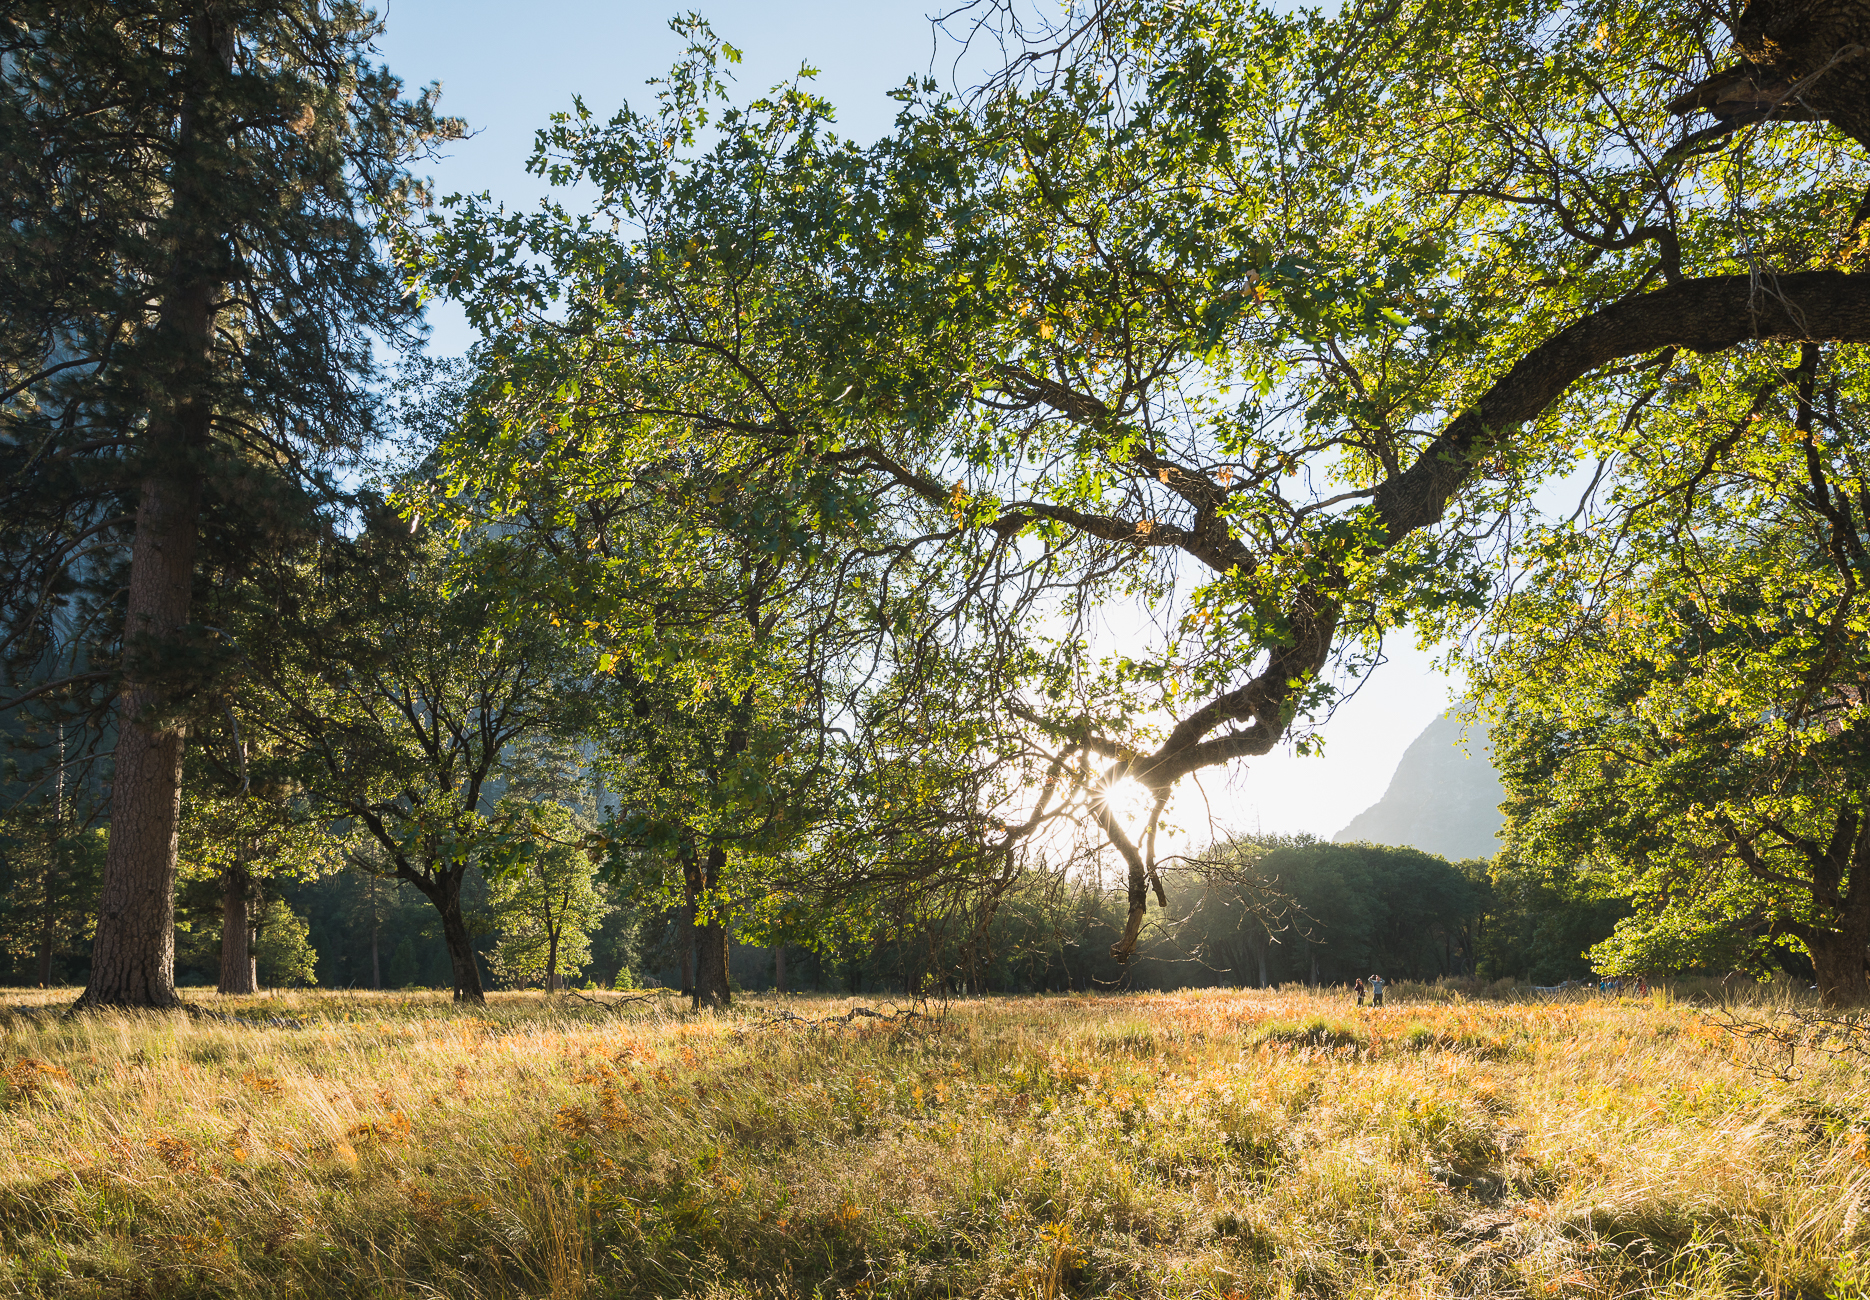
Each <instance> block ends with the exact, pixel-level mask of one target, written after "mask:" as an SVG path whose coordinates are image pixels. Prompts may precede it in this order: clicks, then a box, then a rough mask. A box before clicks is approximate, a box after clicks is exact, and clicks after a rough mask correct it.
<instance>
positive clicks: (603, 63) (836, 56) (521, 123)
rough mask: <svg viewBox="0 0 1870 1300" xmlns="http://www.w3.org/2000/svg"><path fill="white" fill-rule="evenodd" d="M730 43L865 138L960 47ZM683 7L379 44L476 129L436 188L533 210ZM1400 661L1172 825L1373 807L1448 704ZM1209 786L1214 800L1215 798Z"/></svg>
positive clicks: (820, 37)
mask: <svg viewBox="0 0 1870 1300" xmlns="http://www.w3.org/2000/svg"><path fill="white" fill-rule="evenodd" d="M687 3H688V4H694V5H696V7H698V8H700V11H701V12H702V14H703V16H705V17H706V18H708V19H709V20H710V21H711V22H712V23H713V25H714V29H715V31H716V32H717V33H718V34H719V35H720V36H721V37H722V39H724V40H726V41H728V42H729V43H731V44H733V45H735V46H738V47H739V48H740V49H741V50H742V51H743V52H744V54H745V56H746V59H745V62H744V63H742V64H741V65H740V67H739V68H738V69H737V70H736V76H737V78H738V81H739V84H740V86H741V87H742V89H743V90H746V91H749V92H752V91H758V90H764V89H765V88H767V87H768V86H771V85H773V84H775V83H777V82H779V81H782V80H785V79H787V78H789V77H790V76H791V75H792V74H793V73H795V72H796V71H797V70H798V68H799V65H800V64H801V63H810V64H811V65H812V66H813V67H815V68H817V69H818V70H819V75H818V77H817V78H816V80H815V82H814V85H815V87H816V89H817V91H818V93H819V94H821V95H823V96H824V97H825V98H826V99H829V100H830V101H831V102H832V103H834V104H836V105H837V106H838V123H839V127H840V129H841V131H842V132H843V133H844V134H846V135H850V136H853V137H856V138H860V139H874V138H875V137H877V136H879V135H881V134H883V133H884V132H886V131H887V130H888V129H889V127H890V123H891V121H892V120H893V118H894V117H895V112H896V109H897V107H898V105H897V104H896V102H895V101H894V100H891V99H889V98H887V97H886V95H885V92H886V91H888V90H889V89H891V88H892V87H895V86H899V85H901V84H902V83H903V81H904V79H905V78H907V77H909V76H911V75H924V74H926V73H928V72H929V71H931V60H932V59H934V60H936V62H935V64H934V66H933V69H932V70H933V71H934V72H935V73H936V74H937V75H945V74H946V73H947V72H948V70H949V68H950V67H951V65H952V63H953V60H954V57H955V54H954V47H953V46H952V45H951V44H948V43H946V42H944V43H943V44H942V45H941V46H940V47H939V48H938V47H937V46H936V44H935V42H934V40H933V39H932V33H931V28H930V25H929V21H928V19H927V17H926V15H927V14H928V13H929V12H930V10H929V9H927V8H926V7H925V6H924V4H923V3H920V2H919V0H911V3H907V4H904V3H898V2H896V0H872V2H871V3H868V4H865V3H851V2H850V0H768V2H767V3H753V2H751V0H725V2H724V0H714V2H713V3H702V0H687ZM686 8H687V4H683V5H682V6H681V9H680V10H678V8H676V7H674V6H673V5H671V6H669V7H664V5H662V4H645V3H641V2H640V0H625V2H623V3H598V2H596V0H533V2H532V3H530V4H525V5H519V6H515V5H513V4H512V3H511V2H510V0H502V3H499V4H494V3H491V2H490V0H393V3H390V4H388V5H387V7H386V15H387V20H388V31H387V33H386V34H385V36H384V38H383V39H382V41H381V42H380V43H379V48H380V49H381V51H382V54H383V56H384V59H385V61H386V62H387V63H388V64H389V66H390V68H391V70H392V71H394V72H395V73H396V74H397V75H398V76H400V77H402V78H403V80H404V82H405V84H407V85H408V86H410V87H411V88H414V87H418V86H421V85H425V84H427V83H428V82H430V81H439V82H441V83H442V101H441V107H442V109H443V110H444V111H445V112H448V113H450V114H453V115H455V116H458V117H464V118H466V119H467V121H468V124H469V126H470V128H472V129H473V130H475V131H476V132H477V133H478V134H476V135H475V136H474V137H473V138H472V139H470V140H467V141H464V142H462V143H459V144H457V145H454V146H452V147H451V150H450V154H449V156H448V157H447V158H445V159H443V160H441V161H440V162H438V163H436V164H434V165H432V166H430V167H429V168H428V169H427V170H428V172H429V174H430V175H431V176H432V177H433V178H434V181H435V184H436V188H437V190H438V192H439V193H442V194H447V193H450V192H454V191H467V192H478V191H480V190H489V191H491V192H492V193H493V194H494V196H495V197H496V198H500V199H503V200H505V201H506V202H507V203H509V204H513V205H530V204H532V203H534V202H536V201H537V199H538V196H539V195H540V194H541V193H542V192H543V191H544V183H543V182H542V181H540V180H539V179H538V178H537V177H534V176H530V175H528V174H527V173H526V170H525V161H526V157H527V155H528V153H529V152H530V151H531V147H532V139H533V132H534V131H536V130H538V129H539V128H540V127H542V126H544V125H545V123H546V120H547V118H548V117H549V116H550V115H551V114H552V113H554V112H557V111H560V110H563V109H566V108H569V107H570V105H571V99H572V96H573V95H582V96H583V97H584V100H585V103H586V104H587V105H588V106H589V107H590V108H591V109H592V111H594V112H595V113H597V114H598V115H599V116H600V117H603V116H608V115H609V114H610V112H611V111H613V110H614V109H616V108H617V107H618V106H619V105H620V104H622V103H623V102H624V101H625V100H626V99H629V98H638V99H643V98H646V97H648V96H650V95H652V94H653V91H651V90H649V89H648V88H646V87H645V86H644V82H645V81H646V80H647V79H648V78H650V77H654V76H657V75H660V74H661V73H663V72H665V71H666V70H667V69H668V67H669V65H670V64H671V63H672V62H673V61H674V60H675V58H676V56H677V55H678V54H679V53H680V50H681V43H680V41H679V40H678V39H677V38H676V37H675V35H674V34H673V33H672V32H670V31H669V29H668V19H669V18H670V17H671V16H673V15H674V14H675V13H676V12H678V11H685V9H686ZM434 324H435V336H434V341H433V347H434V350H435V351H436V352H438V353H457V352H460V351H463V350H464V349H465V348H466V346H467V344H468V342H469V339H470V336H469V333H468V330H467V327H466V326H465V324H464V323H463V322H462V321H461V319H460V317H459V316H458V315H457V314H455V313H453V312H451V311H450V310H449V309H448V308H447V307H446V306H443V307H442V308H440V309H439V310H438V311H437V312H436V314H435V317H434ZM1391 656H1392V659H1393V662H1392V663H1390V664H1388V665H1387V666H1385V667H1384V668H1383V669H1381V670H1380V671H1379V672H1377V673H1376V674H1375V675H1374V677H1372V679H1371V680H1370V681H1369V682H1367V683H1366V684H1365V685H1364V687H1363V689H1362V690H1361V691H1360V692H1359V693H1358V695H1357V697H1356V698H1354V699H1352V700H1351V701H1349V702H1348V703H1346V704H1344V705H1342V706H1341V707H1340V709H1339V711H1338V713H1337V716H1336V717H1335V718H1334V719H1333V720H1332V722H1331V723H1330V724H1329V725H1328V726H1327V727H1326V729H1325V732H1324V735H1325V740H1326V750H1325V756H1324V757H1323V758H1304V759H1301V758H1297V757H1294V756H1293V755H1291V754H1289V753H1283V752H1281V753H1274V754H1270V755H1268V756H1266V757H1265V758H1262V759H1258V760H1254V761H1252V762H1249V763H1246V764H1243V765H1241V766H1240V767H1239V768H1237V769H1236V770H1234V771H1233V772H1231V773H1227V774H1222V773H1208V774H1206V775H1205V776H1204V777H1203V779H1202V781H1201V783H1200V789H1196V788H1195V787H1194V786H1193V785H1192V784H1191V785H1190V787H1189V788H1188V789H1187V790H1186V791H1185V792H1184V793H1183V794H1182V796H1181V797H1179V798H1178V800H1177V803H1176V809H1177V812H1178V814H1179V815H1178V817H1177V820H1178V821H1180V822H1181V824H1182V825H1183V826H1184V827H1187V828H1188V831H1189V832H1191V833H1190V834H1189V838H1190V839H1193V840H1196V841H1197V842H1199V841H1200V840H1204V839H1205V838H1206V827H1207V824H1208V821H1209V815H1210V813H1211V814H1212V818H1213V821H1214V823H1215V824H1216V825H1217V826H1219V827H1223V828H1226V829H1231V830H1246V831H1251V830H1264V831H1269V832H1273V831H1278V832H1297V831H1310V832H1312V833H1314V834H1317V835H1323V836H1329V835H1331V834H1332V833H1334V832H1335V831H1337V830H1339V829H1341V828H1342V827H1343V826H1344V825H1345V823H1347V822H1348V821H1350V819H1351V818H1352V817H1354V816H1356V815H1357V814H1358V813H1359V812H1362V811H1363V810H1364V809H1365V808H1367V807H1369V806H1370V805H1371V804H1373V803H1375V802H1376V801H1377V799H1378V798H1380V797H1381V796H1382V794H1383V791H1384V789H1385V787H1387V785H1388V784H1389V779H1390V776H1391V775H1392V774H1393V773H1394V771H1395V769H1396V763H1397V760H1398V759H1400V758H1401V757H1402V752H1403V750H1404V748H1405V747H1406V746H1407V745H1408V744H1409V742H1410V741H1411V740H1413V739H1415V737H1416V736H1417V734H1418V733H1420V732H1421V730H1422V729H1423V728H1424V727H1426V726H1427V725H1428V724H1429V722H1430V721H1432V720H1433V719H1434V717H1435V715H1436V714H1437V713H1439V712H1440V711H1441V710H1442V709H1444V708H1446V707H1447V706H1448V704H1449V702H1450V699H1451V689H1450V683H1449V682H1448V680H1447V679H1446V678H1443V677H1441V676H1439V675H1437V674H1436V673H1434V671H1433V670H1432V669H1431V667H1430V665H1429V656H1428V655H1425V654H1423V653H1421V652H1419V651H1416V650H1415V649H1414V648H1413V647H1412V646H1410V645H1408V644H1407V643H1406V638H1403V637H1398V638H1397V639H1396V643H1395V644H1394V645H1392V647H1391ZM1204 795H1205V800H1204Z"/></svg>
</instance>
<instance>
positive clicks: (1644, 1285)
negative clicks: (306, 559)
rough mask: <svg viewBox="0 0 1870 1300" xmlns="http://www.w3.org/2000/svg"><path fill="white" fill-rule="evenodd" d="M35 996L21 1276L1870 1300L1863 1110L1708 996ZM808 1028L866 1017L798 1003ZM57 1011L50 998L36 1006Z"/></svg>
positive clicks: (437, 1285)
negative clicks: (864, 1002)
mask: <svg viewBox="0 0 1870 1300" xmlns="http://www.w3.org/2000/svg"><path fill="white" fill-rule="evenodd" d="M60 996H62V995H53V994H26V993H17V992H16V993H13V994H11V995H7V996H5V997H0V1001H6V1002H9V1003H10V1004H11V1005H12V1007H13V1008H14V1010H12V1011H11V1012H10V1013H7V1014H5V1015H4V1016H0V1079H3V1080H4V1082H0V1294H19V1295H47V1296H54V1295H56V1296H88V1295H100V1296H102V1295H137V1296H146V1297H161V1296H197V1295H199V1296H209V1295H214V1296H222V1295H225V1296H249V1295H251V1296H261V1295H265V1296H286V1295H292V1296H327V1295H329V1296H367V1295H382V1296H413V1295H424V1296H432V1295H446V1296H463V1297H466V1296H508V1295H527V1296H533V1295H538V1296H555V1297H558V1296H566V1297H569V1296H610V1295H619V1296H624V1295H628V1296H676V1295H696V1296H726V1295H745V1296H753V1295H775V1296H777V1295H785V1296H795V1295H796V1296H801V1297H803V1296H811V1295H818V1296H822V1297H827V1298H828V1297H833V1296H845V1297H851V1298H852V1300H857V1298H863V1300H868V1298H870V1297H878V1296H930V1297H934V1296H942V1297H947V1296H972V1295H983V1296H985V1295H991V1296H1005V1297H1009V1298H1010V1297H1045V1298H1047V1300H1051V1298H1052V1297H1062V1296H1092V1295H1111V1296H1117V1295H1122V1296H1139V1297H1140V1296H1177V1297H1180V1296H1186V1297H1209V1298H1212V1300H1245V1298H1246V1297H1249V1296H1297V1295H1306V1296H1378V1295H1384V1296H1390V1295H1397V1296H1400V1295H1411V1296H1415V1295H1421V1296H1431V1295H1433V1296H1439V1295H1454V1294H1460V1295H1499V1296H1533V1297H1540V1296H1603V1297H1610V1296H1629V1295H1638V1294H1660V1295H1669V1296H1680V1297H1699V1296H1721V1295H1736V1296H1738V1295H1748V1296H1755V1295H1771V1296H1785V1297H1791V1296H1810V1297H1814V1298H1816V1297H1823V1296H1827V1295H1831V1296H1845V1295H1860V1294H1863V1293H1864V1292H1863V1287H1864V1286H1865V1284H1866V1282H1870V1221H1866V1220H1867V1218H1870V1216H1867V1215H1866V1208H1867V1206H1866V1194H1867V1193H1870V1098H1867V1097H1866V1094H1865V1092H1864V1087H1863V1085H1864V1079H1863V1077H1862V1076H1861V1075H1860V1074H1859V1073H1858V1072H1856V1071H1855V1070H1854V1069H1852V1068H1850V1067H1847V1066H1844V1065H1836V1064H1826V1065H1823V1066H1821V1067H1818V1068H1817V1069H1816V1071H1815V1073H1812V1074H1808V1075H1807V1076H1806V1077H1804V1078H1803V1079H1801V1080H1800V1081H1798V1082H1797V1083H1786V1082H1782V1081H1777V1080H1773V1079H1770V1078H1765V1077H1761V1076H1759V1075H1757V1074H1755V1073H1753V1072H1750V1071H1749V1070H1748V1069H1746V1068H1745V1065H1744V1062H1742V1061H1741V1060H1738V1059H1736V1055H1735V1052H1734V1047H1733V1044H1732V1042H1731V1041H1730V1040H1729V1039H1728V1037H1727V1036H1726V1035H1725V1034H1723V1033H1722V1032H1721V1031H1720V1030H1719V1029H1718V1028H1717V1027H1715V1026H1714V1025H1712V1024H1711V1023H1709V1022H1708V1021H1707V1020H1706V1019H1705V1018H1704V1016H1703V1015H1702V1013H1701V1012H1699V1011H1697V1010H1695V1009H1694V1008H1692V1007H1688V1006H1684V1005H1681V1004H1677V1003H1671V1002H1669V1001H1667V1000H1666V999H1656V1000H1655V1001H1653V1002H1652V1001H1637V1000H1634V999H1632V1000H1628V1001H1623V1002H1583V1003H1574V1004H1566V1005H1560V1006H1539V1005H1514V1004H1507V1003H1498V1002H1465V1001H1460V1000H1453V1001H1447V1000H1439V999H1437V1000H1432V1001H1431V1000H1428V999H1426V998H1425V999H1424V1000H1420V1001H1413V1002H1412V1001H1410V1000H1409V999H1408V998H1407V997H1403V998H1398V999H1393V1001H1392V1005H1390V1006H1386V1007H1384V1008H1382V1009H1380V1010H1368V1009H1366V1010H1363V1011H1359V1010H1357V1009H1356V1008H1354V1007H1351V1006H1349V1005H1348V1004H1347V1003H1346V1002H1345V1000H1344V999H1342V998H1335V999H1334V998H1328V997H1320V996H1313V995H1310V994H1306V993H1301V992H1291V993H1278V994H1270V993H1234V992H1227V991H1218V992H1217V991H1207V992H1201V993H1189V994H1174V995H1144V996H1131V997H1064V998H1061V997H1046V998H1026V999H1004V1000H1003V999H990V1000H980V1001H972V1002H962V1003H958V1004H955V1005H954V1006H952V1007H951V1008H950V1009H949V1011H948V1013H947V1014H946V1016H945V1017H942V1018H939V1019H935V1020H910V1021H907V1022H887V1023H879V1022H876V1021H870V1020H863V1019H859V1020H857V1021H855V1022H853V1023H851V1024H849V1025H848V1026H844V1025H840V1026H837V1027H835V1028H832V1027H826V1028H820V1029H809V1028H804V1027H801V1026H799V1025H797V1024H786V1025H781V1024H775V1023H771V1022H770V1021H769V1020H768V1019H767V1013H768V1011H769V1010H770V1009H771V1006H772V1005H773V1004H771V1003H769V1002H762V1001H761V1000H759V999H754V1000H752V1001H751V1002H750V1004H749V1005H746V1006H744V1007H741V1008H738V1009H737V1010H736V1011H735V1012H733V1013H731V1014H725V1015H719V1016H701V1017H694V1016H684V1015H682V1014H680V1013H679V1011H678V1009H677V1008H676V1006H675V1005H674V1004H673V1003H670V1004H667V1005H664V1006H662V1007H660V1008H656V1007H649V1008H632V1009H628V1010H624V1011H619V1012H615V1013H612V1012H607V1011H605V1010H602V1009H599V1008H594V1007H591V1006H590V1005H588V1004H586V1003H578V1002H566V1001H565V1000H563V999H559V1000H554V1001H552V1002H548V1001H547V1000H546V999H544V998H542V997H540V996H538V995H509V996H496V997H495V998H493V1000H492V1001H491V1002H490V1004H489V1006H488V1008H487V1009H486V1010H485V1012H484V1013H481V1014H466V1013H458V1012H456V1011H455V1010H454V1009H453V1008H452V1007H450V1006H449V1005H448V1004H447V1003H446V1002H444V1001H441V1000H439V999H436V998H432V997H427V996H407V995H389V994H386V995H330V994H324V995H321V994H303V995H290V996H284V997H278V998H272V999H254V1000H241V999H213V1000H212V1002H211V1003H208V1002H204V1003H203V1005H204V1006H211V1009H213V1010H216V1011H222V1012H226V1011H237V1012H239V1013H240V1014H242V1015H243V1016H247V1017H249V1018H250V1019H251V1020H254V1021H262V1022H264V1021H267V1020H269V1019H270V1020H275V1021H278V1022H279V1023H232V1022H229V1021H226V1020H217V1019H209V1018H201V1017H188V1016H179V1015H178V1016H137V1015H109V1014H105V1015H91V1016H84V1017H75V1018H71V1019H61V1018H59V1017H58V1016H57V1015H56V1014H55V1012H56V1011H57V1010H58V1009H59V1008H60V1007H61V1005H62V1004H61V1002H60V1001H59V997H60ZM787 1005H788V1006H790V1007H791V1008H792V1009H793V1010H795V1011H798V1012H800V1013H801V1014H804V1015H807V1016H823V1015H828V1014H831V1013H835V1012H841V1011H843V1010H844V1009H846V1008H847V1007H848V1006H850V1005H852V1004H850V1003H846V1002H837V1001H829V1000H824V1001H812V1000H807V999H793V1000H790V1001H789V1002H788V1004H787ZM35 1007H37V1008H41V1009H42V1011H35V1010H34V1008H35Z"/></svg>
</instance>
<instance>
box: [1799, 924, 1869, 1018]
mask: <svg viewBox="0 0 1870 1300" xmlns="http://www.w3.org/2000/svg"><path fill="white" fill-rule="evenodd" d="M1865 937H1866V936H1865V935H1863V934H1861V933H1849V932H1844V933H1840V932H1838V931H1835V930H1816V931H1814V932H1813V933H1812V934H1811V935H1809V936H1808V937H1807V938H1806V940H1805V948H1806V951H1807V952H1809V953H1810V954H1811V958H1812V969H1813V970H1815V971H1816V972H1817V974H1818V998H1819V1000H1820V1001H1821V1002H1823V1003H1824V1004H1825V1005H1826V1006H1828V1007H1842V1006H1858V1005H1860V1004H1862V1003H1864V1002H1870V979H1866V978H1865V973H1864V956H1865V952H1864V940H1865Z"/></svg>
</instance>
